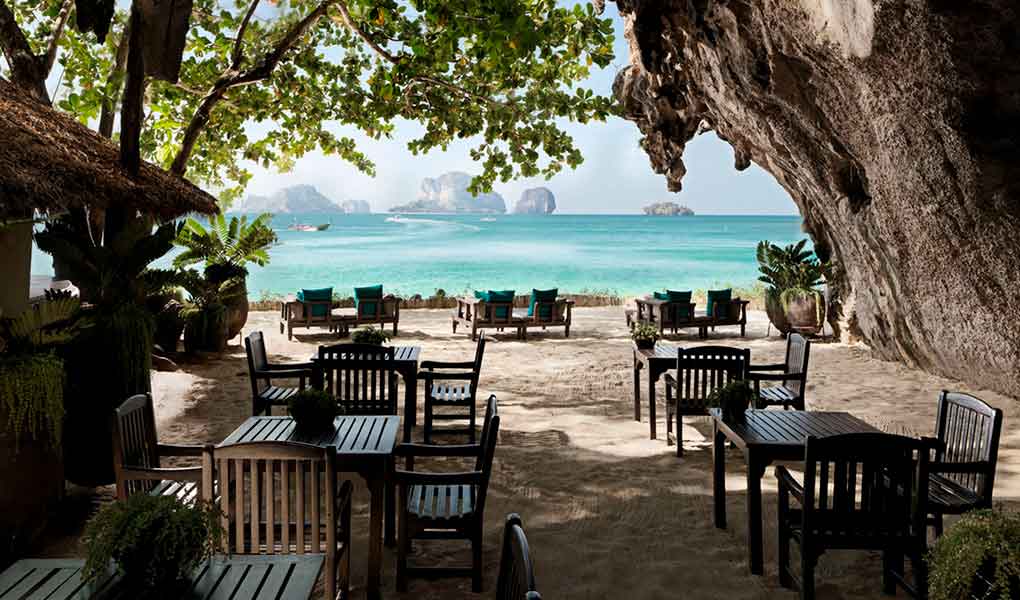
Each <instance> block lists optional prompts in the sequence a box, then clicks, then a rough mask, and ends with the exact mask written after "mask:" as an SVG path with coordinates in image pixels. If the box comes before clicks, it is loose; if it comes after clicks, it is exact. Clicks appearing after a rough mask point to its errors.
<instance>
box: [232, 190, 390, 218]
mask: <svg viewBox="0 0 1020 600" xmlns="http://www.w3.org/2000/svg"><path fill="white" fill-rule="evenodd" d="M228 212H232V213H249V214H250V213H263V212H270V213H273V214H287V213H331V214H355V213H358V214H364V213H370V212H372V208H371V207H370V206H369V204H368V202H366V201H364V200H344V201H343V202H335V201H333V200H331V199H330V198H327V197H326V196H324V195H323V194H322V193H320V192H319V190H317V189H315V187H314V186H311V185H294V186H291V187H285V188H283V189H281V190H278V191H277V192H276V193H275V194H273V195H272V196H256V195H250V196H248V197H246V198H245V199H244V200H241V201H240V202H237V203H235V204H234V205H233V206H231V207H230V210H229V211H228Z"/></svg>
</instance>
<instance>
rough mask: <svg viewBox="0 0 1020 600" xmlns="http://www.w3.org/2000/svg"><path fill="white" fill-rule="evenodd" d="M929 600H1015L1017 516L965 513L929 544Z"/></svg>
mask: <svg viewBox="0 0 1020 600" xmlns="http://www.w3.org/2000/svg"><path fill="white" fill-rule="evenodd" d="M928 563H929V566H930V567H931V577H930V578H929V582H928V587H929V596H928V597H929V598H931V600H956V599H957V598H988V599H994V600H1011V599H1014V598H1020V514H1018V513H1009V512H1002V511H995V510H977V511H973V512H970V513H967V514H966V515H964V516H963V518H961V519H960V520H959V521H957V522H956V523H955V524H954V525H953V526H952V527H950V528H949V529H948V530H947V531H946V533H945V535H943V536H942V537H940V538H939V539H938V541H936V542H935V546H934V548H932V550H931V554H930V555H929V557H928Z"/></svg>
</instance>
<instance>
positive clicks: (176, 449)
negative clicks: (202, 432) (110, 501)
mask: <svg viewBox="0 0 1020 600" xmlns="http://www.w3.org/2000/svg"><path fill="white" fill-rule="evenodd" d="M112 430H113V472H114V474H115V477H116V481H117V499H118V500H125V499H127V498H128V497H129V496H132V495H134V494H138V493H146V494H153V495H156V496H174V497H176V498H177V499H178V500H182V501H184V502H194V501H196V500H197V499H199V498H200V497H201V493H200V489H199V486H200V485H201V483H202V467H200V466H194V467H164V466H162V464H161V462H162V459H163V458H165V457H169V456H194V457H196V460H197V457H200V456H202V446H181V445H175V444H161V443H159V440H158V437H157V435H156V414H155V411H154V410H153V408H152V396H150V395H149V394H138V395H136V396H131V397H130V398H128V399H127V400H125V401H124V402H123V404H121V405H120V406H118V407H117V408H116V409H114V411H113V427H112Z"/></svg>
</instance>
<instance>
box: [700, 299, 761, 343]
mask: <svg viewBox="0 0 1020 600" xmlns="http://www.w3.org/2000/svg"><path fill="white" fill-rule="evenodd" d="M750 303H751V302H750V301H749V300H741V299H740V298H734V299H732V300H730V301H729V302H716V303H715V304H714V305H713V306H712V314H710V315H707V317H708V320H709V323H708V325H709V327H711V328H712V331H715V328H716V327H717V326H719V327H721V326H724V325H739V326H740V337H744V330H745V329H746V328H747V305H748V304H750Z"/></svg>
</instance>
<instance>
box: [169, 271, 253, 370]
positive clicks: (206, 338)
mask: <svg viewBox="0 0 1020 600" xmlns="http://www.w3.org/2000/svg"><path fill="white" fill-rule="evenodd" d="M246 274H247V270H246V269H245V268H244V267H241V266H237V265H232V264H223V263H214V264H209V265H206V267H205V269H204V271H203V272H202V273H199V272H198V271H196V270H195V269H188V270H186V271H181V273H180V277H179V280H180V283H181V285H183V286H184V289H185V290H187V291H188V294H190V296H191V297H190V299H189V301H188V305H187V306H186V308H185V309H184V310H183V311H182V315H183V316H184V322H185V325H184V350H185V351H186V352H188V353H194V352H196V351H198V350H205V351H209V352H222V351H223V350H224V349H225V348H226V346H227V340H228V339H230V338H229V337H228V336H229V312H230V309H229V305H230V303H231V302H232V301H234V300H235V299H236V298H237V296H238V295H242V294H243V293H244V291H243V286H240V285H239V282H240V281H242V280H243V279H244V277H245V275H246Z"/></svg>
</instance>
